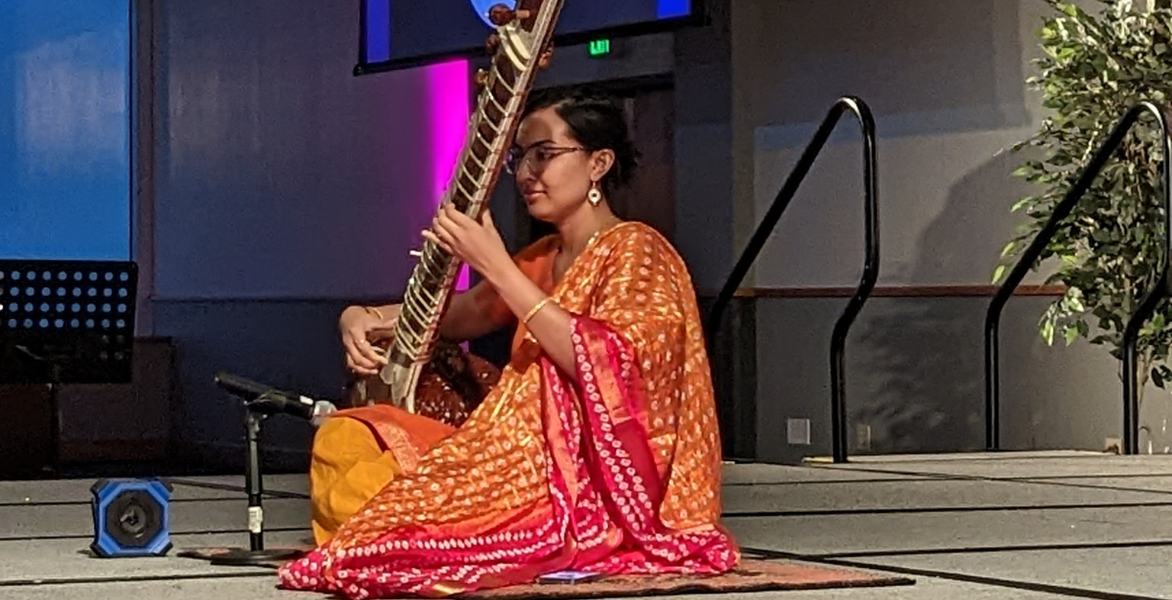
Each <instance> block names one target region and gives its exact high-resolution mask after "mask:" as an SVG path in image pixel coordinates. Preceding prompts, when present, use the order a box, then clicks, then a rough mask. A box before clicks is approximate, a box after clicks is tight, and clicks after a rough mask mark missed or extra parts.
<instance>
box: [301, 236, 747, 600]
mask: <svg viewBox="0 0 1172 600" xmlns="http://www.w3.org/2000/svg"><path fill="white" fill-rule="evenodd" d="M552 296H553V299H554V301H555V302H557V303H558V304H559V305H560V306H561V307H562V308H564V309H566V310H567V311H569V312H570V313H571V314H572V315H573V318H572V323H571V329H572V332H571V335H572V339H573V344H574V350H575V358H576V361H575V362H576V368H575V372H574V373H572V374H571V373H565V372H563V371H562V370H561V369H560V368H558V367H557V366H555V365H554V364H553V363H552V362H551V361H549V360H548V359H547V358H546V357H545V356H544V354H543V353H542V352H541V350H540V347H539V346H538V345H537V343H536V341H535V340H533V339H532V338H531V337H526V338H525V339H524V341H523V342H522V344H521V346H520V347H519V348H518V349H517V351H516V352H515V353H514V356H513V360H512V361H511V362H510V364H509V365H507V366H506V367H505V369H504V371H503V373H502V376H501V380H500V382H499V384H498V385H497V387H496V388H494V389H493V391H492V392H491V393H490V394H489V396H488V397H487V398H486V399H485V401H484V402H483V403H482V404H481V405H480V407H479V408H477V410H476V411H475V412H474V413H473V414H472V415H471V416H470V417H469V419H468V421H467V422H465V423H464V425H463V426H461V427H460V428H459V429H458V430H456V431H455V432H454V433H452V434H451V435H450V436H448V437H447V438H445V439H444V440H443V441H441V442H439V443H438V444H437V445H436V446H435V447H433V448H432V449H431V450H429V451H428V452H427V453H426V454H424V455H423V456H422V457H421V458H420V461H419V464H418V466H417V467H416V468H415V469H414V470H413V471H410V472H405V473H403V474H402V475H400V476H399V477H397V478H395V479H393V480H392V481H391V482H390V483H389V484H388V485H387V486H386V487H385V488H383V489H382V490H381V491H380V492H379V493H378V494H376V495H375V497H374V498H373V499H371V500H370V501H369V502H368V503H367V504H366V505H365V506H364V507H363V508H362V509H361V510H360V511H359V512H358V513H356V514H355V515H354V516H353V517H352V518H350V519H349V520H348V521H347V522H346V523H344V524H343V525H342V526H341V527H340V528H339V530H338V532H337V534H336V535H334V536H333V538H332V539H331V540H330V541H329V542H327V543H325V544H323V545H321V546H319V547H318V548H317V549H315V550H314V551H312V552H311V553H310V554H309V555H307V556H306V557H305V558H302V559H300V560H297V561H294V562H291V563H288V564H286V565H285V566H283V567H282V568H281V570H280V580H281V586H282V587H285V588H291V589H302V590H314V591H321V592H335V593H340V594H343V595H345V596H347V597H350V598H372V597H392V596H403V595H422V596H433V597H434V596H446V595H451V594H457V593H461V592H469V591H474V590H478V589H484V588H490V587H501V586H506V585H512V584H519V583H531V582H533V581H534V580H535V579H536V578H537V577H538V576H539V575H541V574H543V573H548V572H551V571H558V570H562V569H583V570H593V571H599V572H602V573H606V574H620V573H622V574H630V573H669V572H687V573H721V572H725V571H728V570H731V569H732V568H733V567H734V566H735V565H736V563H737V561H738V559H739V552H738V550H737V548H736V546H735V544H734V542H733V540H732V538H731V536H729V535H728V533H727V532H726V531H725V530H724V529H723V528H722V527H721V526H720V525H719V523H718V520H719V517H720V511H721V508H720V464H721V461H720V444H719V443H718V439H717V437H718V434H717V429H718V427H717V423H716V414H715V403H714V399H713V392H712V382H711V379H710V372H709V366H708V359H707V355H706V354H705V350H704V340H703V334H702V332H701V329H700V319H699V310H698V308H697V306H696V301H695V295H694V292H693V290H692V285H691V281H690V278H689V276H688V273H687V270H686V268H685V266H684V264H683V261H682V260H681V259H680V257H679V256H678V254H676V252H675V251H674V249H672V247H671V246H670V244H668V242H667V241H666V240H664V239H663V238H662V237H661V236H659V234H658V233H656V232H655V231H654V230H653V229H651V228H650V227H648V226H646V225H642V224H639V223H626V224H622V225H619V226H616V227H614V228H612V229H610V230H608V231H606V232H605V233H603V234H602V235H600V236H599V237H598V238H597V239H596V240H595V241H594V242H593V243H592V244H591V245H589V246H588V247H587V248H586V250H585V251H584V252H583V253H582V254H581V255H580V256H579V257H578V258H577V259H576V260H575V262H574V264H573V265H572V266H571V267H570V269H569V271H568V272H567V273H566V275H565V277H564V278H563V279H562V281H561V283H560V284H559V285H557V286H556V287H555V288H554V290H553V293H552Z"/></svg>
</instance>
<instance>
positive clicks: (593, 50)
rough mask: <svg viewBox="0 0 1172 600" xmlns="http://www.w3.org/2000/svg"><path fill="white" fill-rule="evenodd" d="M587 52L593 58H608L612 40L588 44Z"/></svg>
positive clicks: (594, 41) (593, 41)
mask: <svg viewBox="0 0 1172 600" xmlns="http://www.w3.org/2000/svg"><path fill="white" fill-rule="evenodd" d="M586 51H587V53H588V54H589V55H590V56H591V57H593V58H598V57H600V56H606V55H607V54H610V40H607V39H603V40H592V41H591V42H590V43H589V44H587V46H586Z"/></svg>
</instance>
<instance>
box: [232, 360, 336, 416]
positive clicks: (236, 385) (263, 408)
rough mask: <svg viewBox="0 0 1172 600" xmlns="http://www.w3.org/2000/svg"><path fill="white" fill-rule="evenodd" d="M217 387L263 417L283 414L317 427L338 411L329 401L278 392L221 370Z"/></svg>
mask: <svg viewBox="0 0 1172 600" xmlns="http://www.w3.org/2000/svg"><path fill="white" fill-rule="evenodd" d="M216 385H218V386H220V387H222V388H224V389H225V390H227V391H228V393H230V394H232V395H234V396H238V397H240V398H241V399H243V400H244V403H245V405H246V406H247V408H248V410H249V411H252V412H256V413H261V414H264V415H275V414H280V413H284V414H287V415H293V416H295V417H301V418H302V419H305V420H306V421H313V422H314V423H315V424H316V423H317V422H319V420H320V419H321V418H322V417H325V416H326V415H329V414H330V413H332V412H335V411H337V410H338V407H336V406H334V404H333V403H332V402H327V401H325V400H314V399H313V398H310V397H308V396H302V395H301V394H295V393H293V392H286V391H283V390H278V389H276V388H273V387H270V386H267V385H262V384H260V383H257V382H255V381H252V380H249V379H245V378H243V377H240V376H238V375H233V374H231V373H225V372H223V371H220V372H219V373H216Z"/></svg>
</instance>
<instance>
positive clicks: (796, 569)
mask: <svg viewBox="0 0 1172 600" xmlns="http://www.w3.org/2000/svg"><path fill="white" fill-rule="evenodd" d="M291 550H293V549H291ZM177 554H178V555H179V556H182V557H187V558H197V559H202V560H210V561H211V562H212V564H234V563H235V564H240V563H237V562H236V561H235V560H233V559H234V558H236V557H233V556H232V555H233V554H234V553H233V552H232V551H231V550H230V549H228V548H186V549H183V550H180V551H179V552H178V553H177ZM252 564H253V566H266V567H269V568H273V569H276V568H277V567H278V566H279V565H280V564H281V561H272V562H261V563H259V564H258V563H255V562H254V563H252ZM914 583H915V580H914V579H909V578H907V577H898V576H894V575H888V574H883V573H875V572H870V571H863V570H859V569H850V568H846V567H833V566H828V565H821V564H817V563H808V562H799V561H792V560H755V559H750V558H743V559H742V560H741V564H740V566H738V567H737V568H736V570H735V571H733V572H731V573H726V574H724V575H714V576H681V575H654V576H646V575H645V576H631V577H610V578H605V579H599V580H595V581H591V582H588V583H576V584H530V585H515V586H510V587H505V588H498V589H493V590H484V591H480V592H473V593H471V594H462V595H460V596H458V597H462V598H469V599H476V600H537V599H543V600H544V599H558V600H569V599H573V598H619V597H634V596H666V595H672V594H723V593H728V592H763V591H776V590H822V589H831V588H852V587H880V586H893V585H911V584H914Z"/></svg>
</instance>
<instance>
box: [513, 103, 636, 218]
mask: <svg viewBox="0 0 1172 600" xmlns="http://www.w3.org/2000/svg"><path fill="white" fill-rule="evenodd" d="M513 156H514V158H515V161H514V162H513V164H512V168H513V173H514V176H515V177H516V179H517V189H518V190H519V191H520V192H521V197H522V198H523V199H524V200H525V205H526V206H527V207H528V209H529V214H531V215H533V217H534V218H537V219H540V220H542V221H546V222H550V223H558V222H561V221H563V220H565V219H566V218H567V217H568V216H569V215H571V214H573V213H574V212H576V211H578V210H580V209H581V208H582V207H583V205H584V204H585V202H586V194H587V193H589V192H590V188H591V187H593V182H595V181H601V179H602V176H603V175H604V174H606V170H607V169H609V168H610V164H611V163H612V162H613V156H614V154H613V152H611V151H609V150H602V151H598V152H589V151H587V150H586V149H585V148H583V147H582V145H581V143H579V142H578V141H577V140H575V139H574V138H573V137H572V136H571V135H570V129H569V126H568V125H567V124H566V122H565V121H563V120H562V118H561V117H560V116H558V114H557V112H556V111H555V110H554V109H553V108H544V109H541V110H537V111H534V112H532V113H530V114H529V115H528V116H527V117H525V119H524V120H522V121H521V124H520V126H519V127H518V128H517V136H516V138H515V140H514V145H513Z"/></svg>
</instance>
